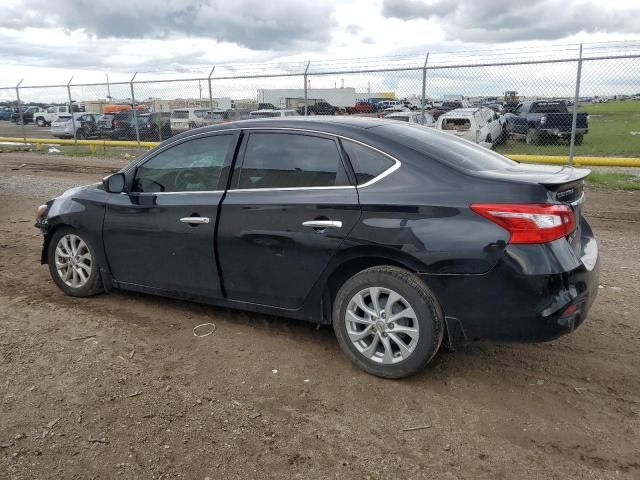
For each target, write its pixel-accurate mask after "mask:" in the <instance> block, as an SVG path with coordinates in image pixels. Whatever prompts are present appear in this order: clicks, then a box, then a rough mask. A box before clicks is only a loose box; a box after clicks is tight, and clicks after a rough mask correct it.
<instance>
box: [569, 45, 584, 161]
mask: <svg viewBox="0 0 640 480" xmlns="http://www.w3.org/2000/svg"><path fill="white" fill-rule="evenodd" d="M581 76H582V44H580V55H579V56H578V76H577V77H576V94H575V95H574V97H573V117H572V119H571V141H570V142H569V165H571V166H573V151H574V147H575V143H576V125H577V122H578V97H579V96H580V79H581Z"/></svg>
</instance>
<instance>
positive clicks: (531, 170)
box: [482, 163, 591, 257]
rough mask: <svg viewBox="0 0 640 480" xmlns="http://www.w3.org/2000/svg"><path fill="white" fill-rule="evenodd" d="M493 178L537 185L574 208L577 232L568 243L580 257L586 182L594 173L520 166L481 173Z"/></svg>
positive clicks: (543, 166) (538, 166) (582, 169)
mask: <svg viewBox="0 0 640 480" xmlns="http://www.w3.org/2000/svg"><path fill="white" fill-rule="evenodd" d="M482 173H483V174H486V175H487V176H491V177H492V178H501V179H504V180H510V181H514V182H522V183H537V184H539V185H542V186H543V187H545V188H546V189H547V190H548V191H549V192H550V194H551V196H552V198H553V200H554V201H555V202H556V203H564V204H567V205H570V206H571V208H573V212H574V215H575V219H576V230H575V231H574V233H573V234H572V235H570V236H569V237H568V238H567V240H568V241H569V243H570V244H571V248H572V249H573V251H574V253H575V254H576V255H577V256H578V257H580V256H581V249H582V245H581V241H580V238H581V228H582V203H583V201H584V197H583V193H584V179H585V178H586V177H587V176H588V175H589V174H590V173H591V170H589V169H586V168H575V167H569V166H565V165H538V164H525V163H518V164H516V165H514V166H512V167H510V168H507V169H504V170H493V171H487V172H482Z"/></svg>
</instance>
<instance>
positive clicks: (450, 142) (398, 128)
mask: <svg viewBox="0 0 640 480" xmlns="http://www.w3.org/2000/svg"><path fill="white" fill-rule="evenodd" d="M371 130H372V131H374V132H375V133H377V134H379V135H381V136H382V137H385V138H387V139H388V140H389V141H392V142H398V143H401V144H402V145H404V146H406V147H408V148H411V149H413V150H415V151H417V152H420V153H424V154H425V155H428V156H429V157H431V158H433V159H435V160H439V161H441V162H443V163H446V164H448V165H451V166H452V167H455V168H459V169H463V170H471V171H476V172H482V171H488V170H506V169H508V168H511V167H512V166H514V165H516V164H517V162H514V161H513V160H509V159H508V158H507V157H503V156H502V155H499V154H497V153H495V152H493V151H491V150H489V149H488V148H485V147H481V146H480V145H476V144H475V143H471V142H467V141H466V140H462V139H459V138H456V137H455V136H453V135H450V134H443V133H442V132H437V131H433V129H431V128H424V127H421V126H419V125H415V124H410V123H409V124H402V123H397V124H388V125H383V126H380V127H375V128H373V129H371Z"/></svg>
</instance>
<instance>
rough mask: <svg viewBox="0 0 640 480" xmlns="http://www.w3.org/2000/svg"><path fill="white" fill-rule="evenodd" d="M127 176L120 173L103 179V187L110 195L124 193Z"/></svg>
mask: <svg viewBox="0 0 640 480" xmlns="http://www.w3.org/2000/svg"><path fill="white" fill-rule="evenodd" d="M124 185H125V176H124V173H122V172H118V173H114V174H113V175H109V176H108V177H104V178H103V179H102V186H103V187H104V189H105V191H107V192H109V193H122V192H123V191H124Z"/></svg>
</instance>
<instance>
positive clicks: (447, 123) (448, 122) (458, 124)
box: [442, 118, 471, 131]
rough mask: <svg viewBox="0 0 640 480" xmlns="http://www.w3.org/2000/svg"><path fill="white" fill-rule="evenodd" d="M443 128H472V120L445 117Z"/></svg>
mask: <svg viewBox="0 0 640 480" xmlns="http://www.w3.org/2000/svg"><path fill="white" fill-rule="evenodd" d="M442 129H443V130H460V131H461V130H470V129H471V120H469V119H468V118H445V119H443V120H442Z"/></svg>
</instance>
